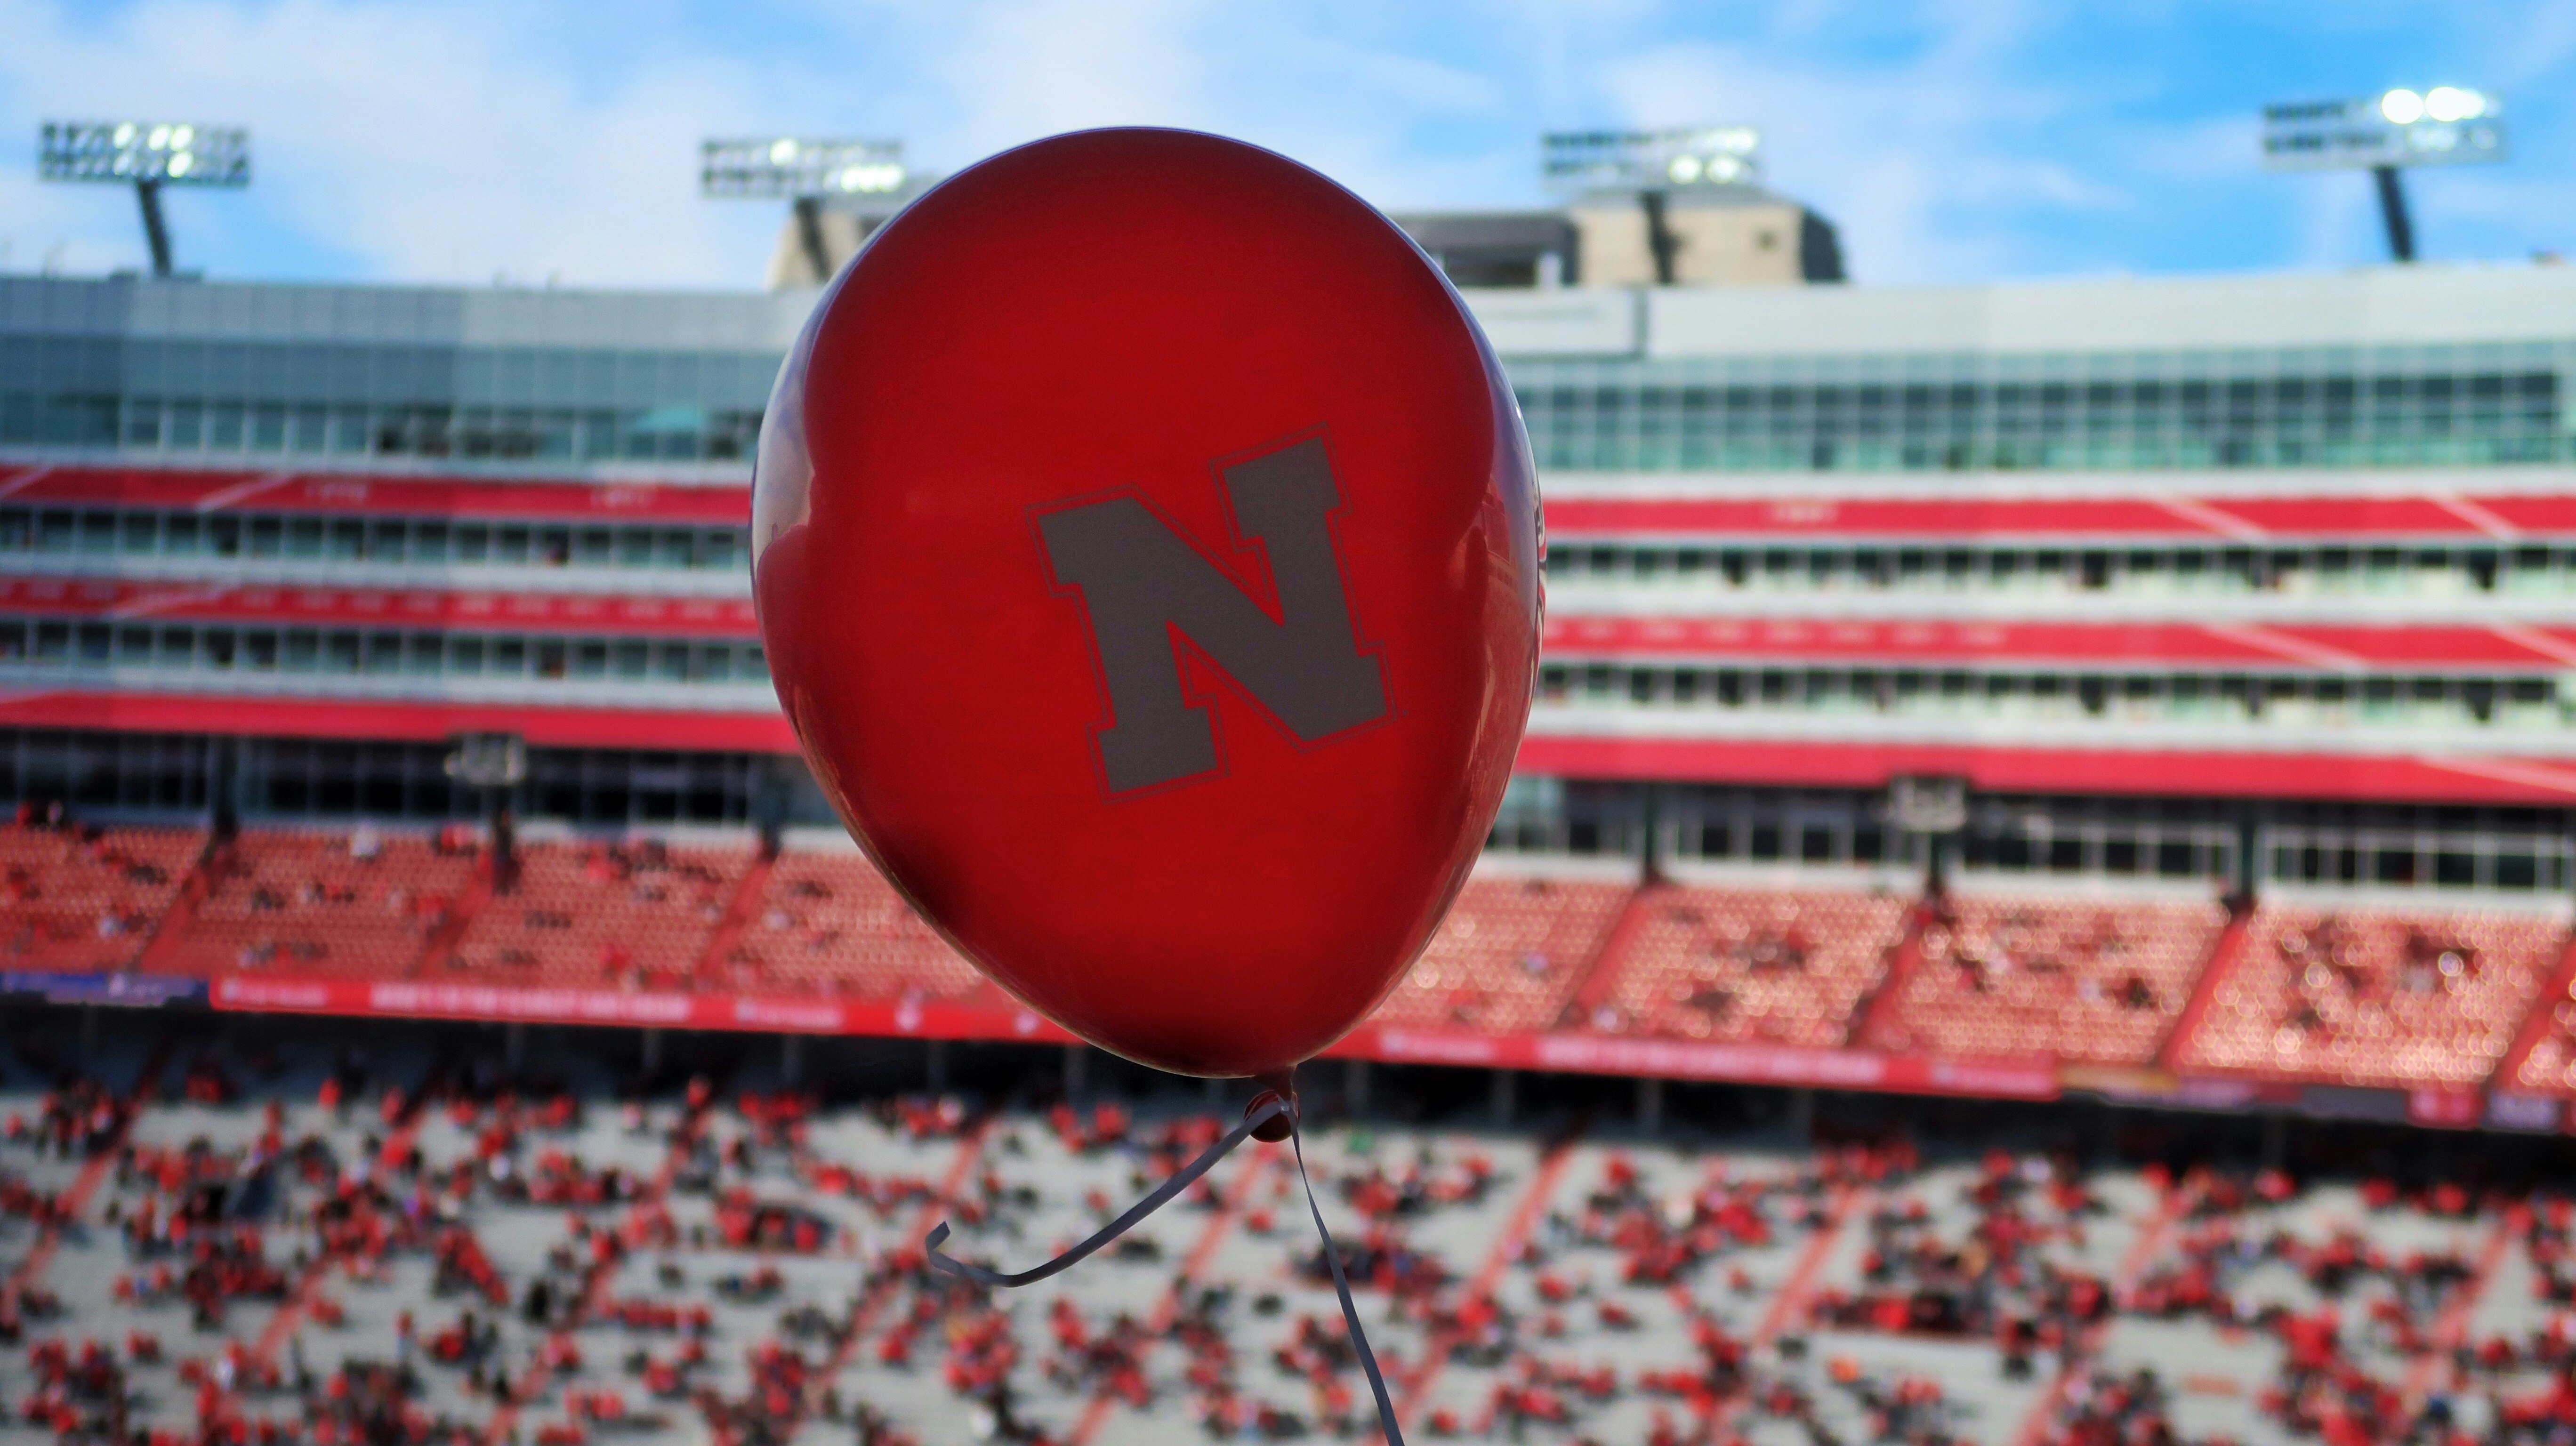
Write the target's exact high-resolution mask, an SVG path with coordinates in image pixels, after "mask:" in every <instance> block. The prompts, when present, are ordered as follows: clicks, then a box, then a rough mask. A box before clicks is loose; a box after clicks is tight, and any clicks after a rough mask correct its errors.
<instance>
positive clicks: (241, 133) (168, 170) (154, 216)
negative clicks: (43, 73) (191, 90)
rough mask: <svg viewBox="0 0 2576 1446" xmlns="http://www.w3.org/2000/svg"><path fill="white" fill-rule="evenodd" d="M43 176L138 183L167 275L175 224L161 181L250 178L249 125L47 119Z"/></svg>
mask: <svg viewBox="0 0 2576 1446" xmlns="http://www.w3.org/2000/svg"><path fill="white" fill-rule="evenodd" d="M36 177H37V179H39V180H45V181H105V182H109V183H112V184H115V185H131V186H133V187H134V194H135V197H136V200H137V202H138V203H139V204H140V205H141V206H142V208H143V239H144V241H145V242H146V243H147V244H149V245H150V246H151V248H152V274H153V275H155V276H167V275H169V274H170V228H169V227H168V226H167V225H165V224H164V223H163V221H162V219H161V188H162V187H163V186H215V187H221V188H224V189H227V190H239V189H241V188H242V187H244V186H247V185H249V184H250V132H249V131H247V130H244V129H242V128H241V127H239V126H210V125H197V124H194V123H192V122H188V121H130V120H128V121H47V122H45V123H44V124H43V125H41V126H39V127H38V128H37V142H36Z"/></svg>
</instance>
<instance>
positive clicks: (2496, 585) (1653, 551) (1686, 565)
mask: <svg viewBox="0 0 2576 1446" xmlns="http://www.w3.org/2000/svg"><path fill="white" fill-rule="evenodd" d="M1547 572H1548V577H1549V579H1550V580H1551V581H1564V582H1586V581H1598V582H1614V583H1623V584H1669V585H1675V586H1682V587H1704V588H1716V589H1721V590H1724V589H1739V590H1759V591H1764V592H1786V593H1833V592H1878V591H1886V590H1890V589H1895V590H1909V591H1951V592H1964V591H2005V590H2031V589H2037V590H2041V591H2070V592H2104V591H2108V592H2121V591H2136V592H2148V593H2152V592H2174V591H2181V592H2193V593H2208V592H2221V593H2249V594H2251V593H2279V594H2285V595H2298V594H2305V593H2326V594H2347V593H2389V594H2396V595H2433V596H2440V595H2450V594H2457V593H2465V592H2496V591H2505V592H2561V591H2568V590H2571V589H2576V547H2549V546H2542V545H2538V544H2532V545H2524V546H2511V547H2498V546H2492V545H2478V546H2456V547H2453V546H2438V545H2436V546H2405V547H2353V546H2330V547H2243V546H2217V545H2190V544H2186V545H2179V546H2162V547H2058V546H2047V547H2042V546H2029V545H1996V544H1991V543H1977V544H1971V545H1962V546H1952V547H1937V546H1926V547H1856V546H1852V545H1850V544H1847V543H1829V544H1824V545H1802V546H1782V547H1685V546H1676V545H1672V544H1668V543H1575V544H1563V543H1560V544H1552V545H1551V546H1550V547H1549V549H1548V555H1547Z"/></svg>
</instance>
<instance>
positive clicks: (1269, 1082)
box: [1243, 1069, 1297, 1145]
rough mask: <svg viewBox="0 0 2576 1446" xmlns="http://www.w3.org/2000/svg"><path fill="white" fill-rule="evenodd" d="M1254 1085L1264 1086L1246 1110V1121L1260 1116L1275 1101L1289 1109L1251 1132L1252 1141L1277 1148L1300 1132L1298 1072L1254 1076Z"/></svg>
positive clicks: (1265, 1121) (1271, 1072) (1287, 1071)
mask: <svg viewBox="0 0 2576 1446" xmlns="http://www.w3.org/2000/svg"><path fill="white" fill-rule="evenodd" d="M1253 1083H1255V1084H1257V1085H1260V1086H1261V1093H1259V1094H1257V1095H1254V1096H1253V1097H1252V1103H1250V1104H1248V1105H1246V1106H1244V1107H1243V1114H1244V1118H1246V1119H1250V1118H1251V1117H1252V1116H1254V1115H1257V1114H1259V1113H1261V1111H1262V1110H1263V1109H1264V1108H1265V1107H1267V1106H1268V1105H1269V1104H1271V1102H1273V1101H1277V1102H1278V1103H1281V1104H1284V1105H1286V1106H1287V1107H1288V1108H1287V1109H1286V1110H1285V1111H1283V1112H1281V1113H1280V1114H1278V1115H1275V1116H1273V1117H1271V1118H1270V1119H1267V1120H1264V1121H1262V1122H1261V1123H1260V1124H1258V1125H1255V1126H1254V1127H1253V1129H1252V1138H1254V1139H1256V1140H1261V1141H1264V1142H1266V1143H1269V1144H1274V1145H1275V1144H1277V1143H1279V1142H1280V1141H1281V1140H1284V1139H1286V1138H1288V1136H1289V1134H1290V1132H1292V1131H1294V1130H1295V1129H1296V1128H1297V1075H1296V1071H1294V1070H1286V1069H1279V1070H1272V1071H1270V1072H1269V1073H1267V1074H1261V1075H1255V1076H1253Z"/></svg>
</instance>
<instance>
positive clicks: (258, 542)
mask: <svg viewBox="0 0 2576 1446" xmlns="http://www.w3.org/2000/svg"><path fill="white" fill-rule="evenodd" d="M748 535H749V534H748V529H746V528H741V527H644V526H632V525H629V526H617V527H610V526H599V525H578V524H572V523H560V522H551V523H548V522H532V523H522V522H455V521H450V520H448V519H446V518H441V517H408V518H406V517H375V518H357V517H302V516H294V515H287V514H267V513H246V514H240V515H224V516H207V515H205V514H202V513H197V512H187V511H167V512H165V511H156V510H152V509H147V508H123V509H118V510H114V511H110V510H107V509H99V508H94V509H89V510H86V511H81V510H74V509H72V508H64V507H0V559H5V558H7V557H9V556H10V555H12V554H17V555H21V556H53V557H177V558H210V559H214V560H218V561H230V560H236V559H239V560H248V561H269V560H278V561H286V562H325V563H336V562H349V563H375V564H412V565H418V566H466V567H619V568H662V569H672V568H686V569H700V570H718V571H723V570H731V569H735V568H739V567H741V566H743V565H744V558H745V557H746V555H747V554H746V551H745V543H746V542H747V541H748Z"/></svg>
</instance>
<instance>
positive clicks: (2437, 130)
mask: <svg viewBox="0 0 2576 1446" xmlns="http://www.w3.org/2000/svg"><path fill="white" fill-rule="evenodd" d="M2502 110H2503V103H2502V101H2501V100H2499V99H2498V98H2497V97H2496V96H2495V95H2494V94H2493V93H2491V92H2487V91H2477V90H2466V89H2463V88H2461V87H2459V86H2455V85H2437V86H2434V87H2433V88H2432V89H2431V90H2426V91H2414V90H2407V89H2404V88H2402V87H2401V88H2399V89H2396V90H2391V91H2383V92H2381V93H2380V94H2378V95H2370V96H2359V97H2356V98H2353V99H2350V100H2317V101H2298V102H2293V103H2290V104H2286V105H2269V106H2265V107H2264V108H2263V167H2264V169H2265V170H2271V171H2357V170H2367V171H2369V172H2370V173H2371V176H2372V177H2373V178H2374V179H2375V180H2377V181H2378V183H2379V215H2380V219H2381V221H2382V222H2384V223H2385V224H2386V225H2387V228H2388V254H2389V255H2390V256H2391V257H2392V258H2394V259H2395V260H2398V261H2412V260H2414V259H2415V226H2414V222H2413V220H2412V218H2410V217H2409V216H2408V215H2407V213H2406V190H2405V187H2404V186H2403V185H2401V184H2400V183H2399V181H2398V178H2397V172H2398V169H2399V168H2400V167H2402V166H2465V165H2480V164H2484V163H2487V162H2493V161H2501V160H2503V159H2504V158H2505V150H2506V147H2505V129H2504V120H2503V117H2502V115H2501V112H2502Z"/></svg>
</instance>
